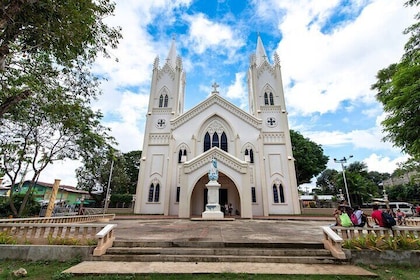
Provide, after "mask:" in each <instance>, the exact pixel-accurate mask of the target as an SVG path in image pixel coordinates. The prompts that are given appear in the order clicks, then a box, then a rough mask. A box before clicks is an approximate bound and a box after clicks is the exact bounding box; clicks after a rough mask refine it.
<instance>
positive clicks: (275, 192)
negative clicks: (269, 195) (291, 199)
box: [273, 184, 279, 203]
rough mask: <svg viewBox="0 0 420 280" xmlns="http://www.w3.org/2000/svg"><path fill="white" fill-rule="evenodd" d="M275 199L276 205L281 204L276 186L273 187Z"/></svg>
mask: <svg viewBox="0 0 420 280" xmlns="http://www.w3.org/2000/svg"><path fill="white" fill-rule="evenodd" d="M273 198H274V203H279V191H278V189H277V186H276V185H275V184H274V185H273Z"/></svg>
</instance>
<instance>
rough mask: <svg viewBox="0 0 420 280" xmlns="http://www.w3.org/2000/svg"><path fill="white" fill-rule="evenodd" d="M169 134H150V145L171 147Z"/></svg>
mask: <svg viewBox="0 0 420 280" xmlns="http://www.w3.org/2000/svg"><path fill="white" fill-rule="evenodd" d="M170 137H171V135H170V134H169V133H149V145H157V146H159V145H169V140H170Z"/></svg>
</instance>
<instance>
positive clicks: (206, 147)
mask: <svg viewBox="0 0 420 280" xmlns="http://www.w3.org/2000/svg"><path fill="white" fill-rule="evenodd" d="M210 142H211V141H210V134H209V133H208V132H207V133H206V135H204V152H205V151H207V150H210Z"/></svg>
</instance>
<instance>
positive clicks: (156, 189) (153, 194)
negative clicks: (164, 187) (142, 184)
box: [147, 183, 160, 202]
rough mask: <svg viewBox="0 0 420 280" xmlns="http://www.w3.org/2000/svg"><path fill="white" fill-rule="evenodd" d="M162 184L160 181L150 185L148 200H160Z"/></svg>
mask: <svg viewBox="0 0 420 280" xmlns="http://www.w3.org/2000/svg"><path fill="white" fill-rule="evenodd" d="M159 194H160V185H159V183H151V184H150V187H149V197H148V198H147V201H148V202H159Z"/></svg>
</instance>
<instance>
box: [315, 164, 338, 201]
mask: <svg viewBox="0 0 420 280" xmlns="http://www.w3.org/2000/svg"><path fill="white" fill-rule="evenodd" d="M337 178H338V171H337V170H335V169H325V170H324V171H322V173H321V174H320V175H319V176H318V177H317V178H316V187H317V189H318V191H317V194H332V195H336V194H338V193H339V190H338V189H337V187H336V186H337V182H336V180H337Z"/></svg>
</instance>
